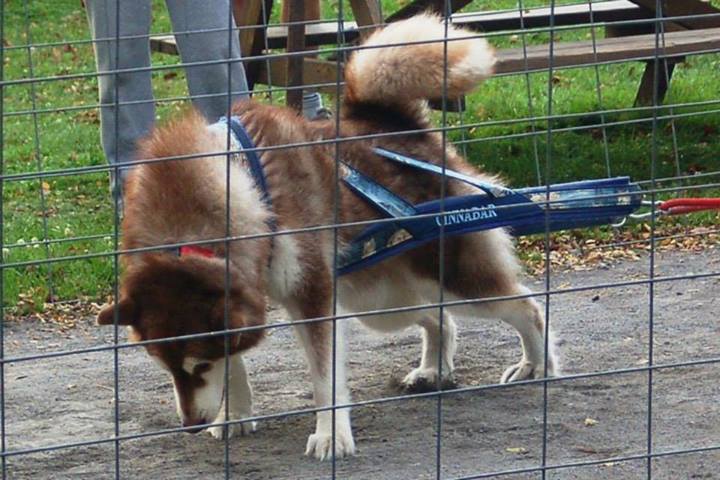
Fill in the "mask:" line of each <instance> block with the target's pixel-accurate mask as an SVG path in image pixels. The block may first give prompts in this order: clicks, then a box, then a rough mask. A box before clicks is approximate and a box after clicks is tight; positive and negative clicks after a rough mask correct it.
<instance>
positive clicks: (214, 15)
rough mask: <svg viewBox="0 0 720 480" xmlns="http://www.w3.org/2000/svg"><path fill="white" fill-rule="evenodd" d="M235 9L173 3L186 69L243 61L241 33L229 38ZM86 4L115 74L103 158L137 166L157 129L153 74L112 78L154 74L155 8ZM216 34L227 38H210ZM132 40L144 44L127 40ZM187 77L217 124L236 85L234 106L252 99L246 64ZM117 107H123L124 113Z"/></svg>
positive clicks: (194, 0) (185, 0)
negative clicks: (142, 146)
mask: <svg viewBox="0 0 720 480" xmlns="http://www.w3.org/2000/svg"><path fill="white" fill-rule="evenodd" d="M229 1H230V0H166V4H167V8H168V11H169V12H170V19H171V21H172V25H173V30H174V31H175V32H176V33H175V38H176V39H177V44H178V48H179V50H180V56H181V58H182V61H183V63H192V62H206V61H217V60H230V59H235V60H237V59H239V58H241V54H240V45H239V41H238V36H237V33H235V32H233V33H232V34H230V35H229V34H228V30H227V28H228V26H229V20H230V19H229V16H228V15H229V12H230V10H229ZM85 4H86V7H87V14H88V22H89V24H90V30H91V33H92V37H93V40H95V43H94V47H95V60H96V64H97V70H98V72H99V73H103V72H105V73H108V74H104V75H99V78H98V83H99V87H100V104H101V105H102V107H101V115H100V119H101V124H102V145H103V150H104V151H105V156H106V158H107V160H108V161H109V162H110V163H111V164H116V163H118V164H120V163H123V162H128V161H133V160H136V158H135V145H136V143H137V141H138V140H139V139H140V138H142V137H144V136H145V135H147V134H148V133H149V132H150V130H151V129H152V126H153V123H154V121H155V104H154V101H153V91H152V84H151V81H150V80H151V72H150V70H149V69H148V70H141V71H130V72H123V73H117V74H113V73H112V72H113V71H115V70H125V69H137V68H141V69H142V68H147V67H150V42H149V39H148V37H147V35H148V34H149V33H150V22H151V0H86V1H85ZM116 14H118V15H119V30H120V33H119V36H120V37H121V39H120V41H119V52H116V44H117V42H116V41H115V38H116V36H117V30H116V25H117V20H118V17H117V16H116ZM234 27H235V22H234V21H233V22H232V28H234ZM210 29H224V30H220V31H213V32H207V31H206V32H203V31H202V30H210ZM194 31H197V32H196V33H193V32H194ZM125 36H139V37H138V38H128V39H122V37H125ZM116 55H117V57H116ZM116 60H117V62H116ZM185 72H186V76H187V82H188V88H189V90H190V95H191V96H192V97H193V99H192V100H193V103H194V105H195V107H196V108H198V109H199V110H200V112H202V113H203V115H205V116H206V117H207V118H208V119H209V120H215V119H216V118H218V117H220V116H222V115H225V114H226V112H227V108H228V98H227V94H228V85H230V88H231V92H232V95H233V98H238V97H240V96H247V95H248V87H247V80H246V78H245V70H244V68H243V65H242V63H241V62H232V63H230V62H225V63H223V62H220V63H215V64H211V65H201V66H189V67H185ZM228 77H229V80H230V82H229V83H228ZM116 93H117V98H116ZM116 104H117V105H119V106H118V108H117V112H116V111H115V106H116ZM116 120H117V121H116ZM122 177H124V175H123V174H122V173H121V178H122Z"/></svg>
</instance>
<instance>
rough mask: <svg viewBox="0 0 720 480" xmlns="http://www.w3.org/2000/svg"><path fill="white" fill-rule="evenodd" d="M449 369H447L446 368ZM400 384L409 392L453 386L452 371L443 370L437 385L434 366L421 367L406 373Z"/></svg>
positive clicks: (436, 372)
mask: <svg viewBox="0 0 720 480" xmlns="http://www.w3.org/2000/svg"><path fill="white" fill-rule="evenodd" d="M448 370H449V369H448ZM402 386H403V388H404V389H405V390H407V391H410V392H428V391H434V390H437V389H438V387H439V388H440V389H441V390H444V389H447V388H453V387H454V386H455V382H454V380H453V378H452V372H446V371H443V378H442V380H441V381H440V384H439V385H438V370H437V369H436V368H421V367H418V368H416V369H415V370H413V371H411V372H410V373H408V374H407V375H406V376H405V378H404V379H403V381H402Z"/></svg>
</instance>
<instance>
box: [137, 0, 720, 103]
mask: <svg viewBox="0 0 720 480" xmlns="http://www.w3.org/2000/svg"><path fill="white" fill-rule="evenodd" d="M310 1H312V2H316V1H317V0H308V5H310ZM234 2H235V9H234V13H235V18H236V23H237V25H238V26H239V27H241V29H240V40H241V45H242V52H243V55H244V56H245V57H249V58H251V59H252V60H251V61H248V62H246V65H247V68H246V70H247V73H248V79H249V82H250V84H251V85H253V84H255V83H256V82H260V83H266V84H269V83H272V84H273V85H277V86H282V87H286V88H289V90H288V100H289V103H290V104H291V105H294V106H296V107H299V105H300V104H301V99H302V87H303V86H304V85H316V86H319V89H320V90H323V91H326V92H330V93H334V92H335V91H336V86H335V83H336V80H337V78H338V73H337V66H338V62H337V61H326V60H320V59H318V58H315V57H313V56H310V55H308V56H302V55H294V56H290V57H281V58H280V57H275V58H273V59H272V60H263V59H262V55H263V52H264V51H265V50H266V49H278V48H283V47H284V48H285V49H286V51H288V52H300V51H304V50H306V49H310V48H312V49H316V48H317V47H318V46H320V45H325V44H337V43H338V39H339V38H341V39H342V40H343V41H344V42H346V43H348V42H354V41H357V40H358V39H359V38H361V37H363V36H364V35H367V34H368V33H370V32H372V31H373V29H375V28H377V26H378V25H382V24H385V23H390V22H393V21H397V20H400V19H403V18H407V17H410V16H412V15H414V14H416V13H418V12H422V11H426V10H428V9H430V10H434V11H437V12H439V13H443V8H444V5H445V0H415V1H413V2H411V3H410V4H408V5H406V6H404V7H402V8H400V9H399V10H398V11H396V12H392V13H390V14H388V15H387V16H385V18H383V16H382V14H381V11H380V8H379V6H378V2H377V1H376V0H351V2H350V5H351V8H352V11H353V14H354V17H355V22H343V24H342V35H341V36H339V35H338V22H337V21H319V20H318V21H314V22H307V20H313V18H308V16H307V15H305V13H306V12H307V11H308V10H307V8H306V4H305V0H285V2H286V3H285V5H284V9H285V11H284V13H283V16H284V20H285V21H287V23H286V24H285V25H280V26H273V27H268V23H269V22H268V20H269V18H270V13H271V11H272V7H273V2H272V0H234ZM469 3H470V0H454V1H451V2H450V8H451V14H452V20H453V23H456V24H459V25H462V26H465V27H468V28H471V29H474V30H478V31H483V32H496V31H505V30H519V29H521V28H522V29H524V30H525V29H533V28H547V27H548V26H550V25H551V24H552V25H554V26H555V27H560V26H570V25H585V24H587V25H591V24H592V25H602V26H604V27H605V30H606V35H605V38H602V39H597V40H595V39H593V40H588V41H579V42H555V45H554V48H553V57H552V59H551V58H550V49H549V45H533V46H528V47H527V48H511V49H502V50H499V51H498V67H497V71H498V73H500V74H516V73H525V72H528V71H538V70H544V69H548V68H550V66H552V67H553V68H567V67H577V66H586V65H593V64H596V63H607V62H616V61H622V60H627V61H644V62H646V67H645V70H644V73H643V76H642V79H641V82H640V86H639V89H638V94H637V97H636V104H641V105H649V104H652V103H653V101H654V98H653V97H654V84H655V82H656V80H655V73H656V72H657V73H658V76H659V78H658V79H657V84H658V89H657V97H656V100H657V101H658V102H661V101H662V100H663V98H664V96H665V93H666V91H667V89H668V86H669V82H670V79H671V78H672V73H673V70H674V67H675V64H676V63H678V62H680V61H682V60H684V58H685V56H687V55H692V54H700V53H706V52H716V51H720V10H718V9H717V8H714V7H713V6H711V5H710V4H709V3H707V2H705V1H702V0H682V1H680V0H661V4H660V5H661V12H658V11H657V10H656V6H657V2H656V0H612V1H608V2H600V3H591V4H590V3H589V2H584V3H577V4H571V5H561V6H556V7H554V9H553V11H552V12H551V11H550V8H547V7H545V8H532V9H526V10H525V11H518V10H508V11H501V12H470V13H457V11H458V10H460V9H461V8H463V7H465V6H466V5H467V4H469ZM551 13H552V14H553V15H552V22H551V18H550V17H551ZM660 13H661V14H662V15H660ZM315 16H316V17H319V11H318V12H317V14H316V15H315ZM668 17H669V18H670V19H669V20H663V21H662V22H654V21H652V20H653V19H655V18H668ZM303 22H304V23H303ZM288 23H289V25H288ZM253 26H254V28H253ZM656 28H657V29H659V30H658V31H661V32H662V36H660V37H658V36H657V35H656ZM658 38H659V39H660V44H659V45H658V44H657V43H658V42H657V40H658ZM151 42H152V46H153V49H154V50H159V51H164V52H167V53H176V52H177V48H176V46H175V45H174V41H173V39H172V37H164V38H153V39H151ZM656 60H660V62H659V65H657V66H656V65H655V62H656Z"/></svg>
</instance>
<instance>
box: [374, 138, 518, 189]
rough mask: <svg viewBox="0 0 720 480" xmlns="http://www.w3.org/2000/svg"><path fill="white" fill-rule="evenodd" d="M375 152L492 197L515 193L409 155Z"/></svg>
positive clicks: (387, 151) (383, 151) (376, 150)
mask: <svg viewBox="0 0 720 480" xmlns="http://www.w3.org/2000/svg"><path fill="white" fill-rule="evenodd" d="M373 151H374V152H375V153H376V154H377V155H380V156H381V157H384V158H387V159H388V160H392V161H394V162H397V163H401V164H403V165H407V166H408V167H413V168H416V169H418V170H423V171H425V172H430V173H434V174H435V175H441V176H443V175H444V176H446V177H448V178H452V179H454V180H459V181H461V182H464V183H467V184H468V185H472V186H473V187H476V188H479V189H480V190H482V191H483V192H485V193H486V194H487V195H490V196H491V197H499V196H503V195H510V194H512V193H513V192H512V190H510V189H508V188H505V187H501V186H500V185H494V184H492V183H488V182H483V181H482V180H478V179H477V178H474V177H471V176H470V175H465V174H464V173H460V172H456V171H455V170H450V169H449V168H445V169H443V168H442V167H439V166H437V165H435V164H433V163H430V162H425V161H422V160H418V159H416V158H412V157H408V156H407V155H403V154H401V153H397V152H393V151H390V150H385V149H384V148H380V147H375V148H374V149H373Z"/></svg>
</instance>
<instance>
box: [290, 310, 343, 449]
mask: <svg viewBox="0 0 720 480" xmlns="http://www.w3.org/2000/svg"><path fill="white" fill-rule="evenodd" d="M299 318H301V317H299ZM342 324H343V321H342V320H341V321H337V322H335V328H336V331H335V335H334V338H335V340H336V341H335V342H334V343H333V323H332V322H329V321H325V322H321V323H307V324H301V325H296V330H297V333H298V337H299V338H300V342H301V343H302V346H303V349H304V350H305V354H306V356H307V359H308V363H309V366H310V375H311V376H312V382H313V388H314V396H315V405H316V406H317V407H329V406H332V405H337V404H346V403H348V400H349V395H348V391H347V385H346V379H345V354H344V348H343V335H342V328H341V327H342ZM333 365H334V368H333ZM333 383H334V384H335V388H334V389H333ZM333 390H334V394H335V395H334V398H333ZM333 400H334V401H333ZM333 411H334V417H335V418H334V421H335V438H333ZM353 453H355V441H354V440H353V435H352V428H351V427H350V409H349V408H340V409H335V410H323V411H321V412H318V413H317V426H316V429H315V433H313V434H312V435H310V437H309V438H308V443H307V449H306V451H305V454H306V455H313V456H315V458H317V459H320V460H327V459H331V458H332V457H333V455H335V457H336V458H340V457H344V456H346V455H352V454H353Z"/></svg>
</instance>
